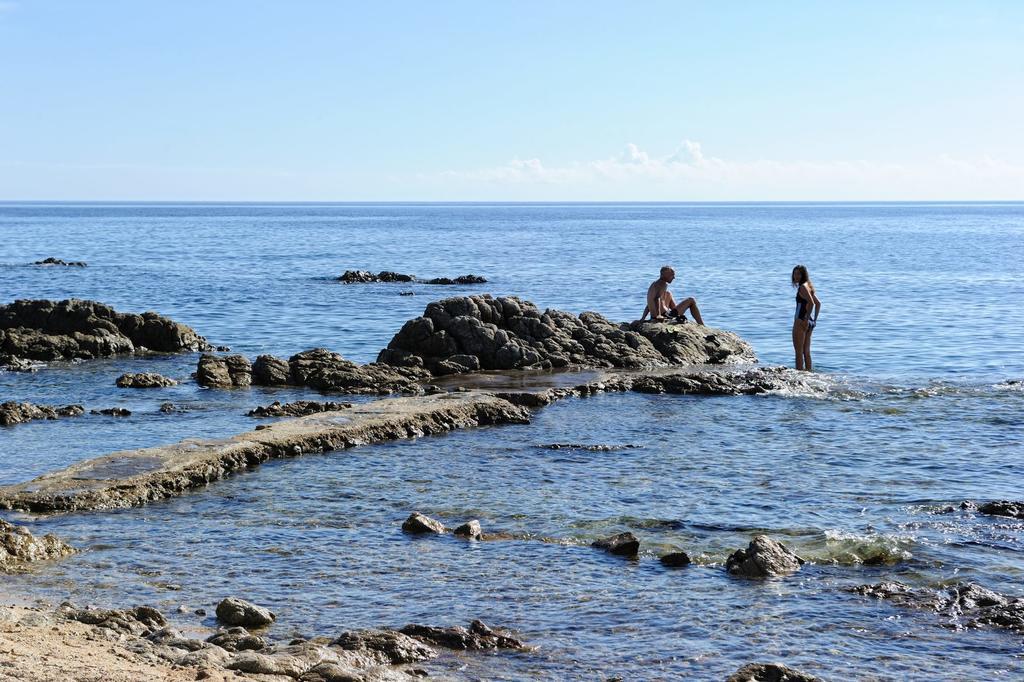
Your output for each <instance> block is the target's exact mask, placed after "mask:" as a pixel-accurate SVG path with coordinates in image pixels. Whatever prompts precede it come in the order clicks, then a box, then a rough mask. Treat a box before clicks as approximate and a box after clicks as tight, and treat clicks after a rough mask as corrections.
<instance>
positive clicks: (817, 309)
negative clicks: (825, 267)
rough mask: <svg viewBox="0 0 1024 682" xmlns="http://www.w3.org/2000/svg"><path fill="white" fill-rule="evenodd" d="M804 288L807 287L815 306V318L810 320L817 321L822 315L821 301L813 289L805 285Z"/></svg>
mask: <svg viewBox="0 0 1024 682" xmlns="http://www.w3.org/2000/svg"><path fill="white" fill-rule="evenodd" d="M804 286H805V287H807V293H808V295H809V296H810V299H811V303H813V304H814V316H813V317H811V318H810V319H812V320H814V321H817V320H818V315H819V314H821V299H820V298H818V294H817V293H816V292H815V291H814V288H813V287H810V286H808V285H806V284H804Z"/></svg>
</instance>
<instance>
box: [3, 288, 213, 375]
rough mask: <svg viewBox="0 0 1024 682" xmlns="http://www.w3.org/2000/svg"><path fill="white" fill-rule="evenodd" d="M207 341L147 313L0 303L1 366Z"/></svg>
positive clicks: (72, 302) (173, 348) (196, 346)
mask: <svg viewBox="0 0 1024 682" xmlns="http://www.w3.org/2000/svg"><path fill="white" fill-rule="evenodd" d="M209 348H210V344H209V343H207V341H206V339H204V338H203V337H202V336H199V335H198V334H196V332H195V331H194V330H193V329H192V328H190V327H187V326H185V325H183V324H180V323H178V322H175V321H173V320H170V319H168V318H166V317H162V316H160V315H157V314H156V313H154V312H146V313H142V314H141V315H135V314H131V313H119V312H117V311H116V310H114V309H113V308H111V307H109V306H106V305H103V304H102V303H97V302H95V301H82V300H78V299H69V300H66V301H59V302H58V301H45V300H20V301H15V302H14V303H9V304H7V305H3V306H0V366H2V365H6V364H10V363H11V362H12V360H13V359H18V358H20V359H22V360H42V361H51V360H73V359H92V358H101V357H107V356H110V355H117V354H119V353H132V352H135V351H137V350H141V349H148V350H152V351H162V352H178V351H201V350H207V349H209Z"/></svg>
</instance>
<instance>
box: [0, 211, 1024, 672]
mask: <svg viewBox="0 0 1024 682" xmlns="http://www.w3.org/2000/svg"><path fill="white" fill-rule="evenodd" d="M47 256H55V257H59V258H64V259H66V260H85V261H88V262H89V267H88V268H84V269H76V268H56V267H52V268H40V267H30V266H28V265H26V264H27V263H30V262H32V261H35V260H39V259H42V258H44V257H47ZM798 262H800V263H804V264H806V265H807V266H808V267H809V269H810V272H811V276H812V278H813V279H814V282H815V284H816V286H817V288H818V291H819V294H820V296H821V298H822V301H823V304H824V307H823V311H822V314H821V318H820V324H819V327H818V329H817V331H816V332H815V341H814V343H815V346H814V354H815V363H816V368H817V373H816V375H815V378H814V381H813V382H812V384H813V386H814V389H813V390H811V391H807V392H803V393H799V394H786V395H772V396H760V397H741V398H714V399H708V398H693V397H683V396H641V395H606V396H600V397H596V398H590V399H586V400H569V401H564V402H561V403H559V404H557V405H555V406H553V407H551V408H548V409H547V410H544V411H541V412H539V413H538V414H537V415H536V418H535V420H534V423H533V424H530V425H528V426H513V427H500V428H490V429H481V430H477V431H472V432H462V433H455V434H451V435H449V436H445V437H440V438H428V439H420V440H414V441H407V442H401V443H393V444H385V445H377V446H370V447H364V448H358V449H355V450H350V451H346V452H340V453H328V454H325V455H323V456H316V457H303V458H300V459H297V460H293V461H286V462H277V463H273V464H270V465H265V466H263V467H260V468H259V469H257V470H254V471H252V472H249V473H246V474H244V475H241V476H237V477H234V478H232V479H230V480H228V481H224V482H221V483H218V484H216V485H213V486H210V487H209V488H207V489H205V490H203V491H200V492H197V493H194V494H191V495H187V496H185V497H181V498H178V499H175V500H168V501H166V502H162V503H158V504H153V505H150V506H148V507H145V508H142V509H134V510H125V511H120V512H115V513H102V514H87V515H71V516H62V517H50V518H27V517H23V516H22V517H19V520H20V521H25V522H27V523H28V524H29V525H30V526H31V527H32V528H33V530H37V531H43V532H49V531H53V532H57V533H58V534H60V535H62V536H64V537H66V538H68V539H69V540H70V541H71V542H72V543H73V544H76V545H77V546H79V547H83V548H86V550H87V551H84V552H82V553H81V554H79V555H76V556H75V557H72V558H70V559H68V560H66V561H63V562H60V563H56V564H53V565H47V566H44V567H40V568H39V569H38V570H37V571H35V572H34V573H32V574H29V575H27V576H12V577H5V578H4V582H5V584H6V586H7V588H6V589H8V590H10V591H13V592H15V593H17V594H30V595H40V596H45V597H49V598H55V599H62V598H71V599H73V600H75V601H88V600H91V601H95V602H97V603H108V604H111V605H125V604H127V603H136V602H143V601H144V602H150V603H154V604H156V605H158V606H161V607H163V608H165V609H166V610H172V609H173V608H174V607H176V606H177V605H179V604H186V605H189V606H190V607H199V606H203V607H206V608H207V609H209V608H210V605H211V604H213V603H215V601H216V600H217V599H219V598H220V597H222V596H224V595H225V594H229V593H240V594H245V595H247V596H249V597H250V598H253V599H255V600H257V601H261V602H264V603H267V604H269V605H272V606H273V607H274V608H275V610H276V611H277V612H278V613H279V614H280V617H281V620H280V622H279V624H278V625H277V626H275V629H276V630H277V632H276V634H277V635H278V636H280V637H287V636H288V634H289V633H290V632H292V631H293V630H297V631H301V632H305V633H306V634H314V633H331V632H335V631H339V630H341V629H343V628H346V627H356V626H374V625H401V624H403V623H404V622H407V621H409V620H420V621H428V622H436V623H450V622H457V621H458V622H461V621H467V620H469V619H471V618H474V617H483V618H485V620H488V621H493V622H495V623H499V624H503V625H508V626H511V627H514V628H516V629H517V630H518V631H519V632H520V633H521V634H522V635H523V636H524V637H525V638H526V639H527V640H529V641H531V642H533V643H535V644H538V645H539V646H540V649H539V650H538V651H537V652H535V653H533V654H523V655H519V654H517V655H510V656H486V657H479V656H477V657H463V658H452V657H449V658H445V659H442V660H441V661H439V662H437V663H435V664H433V667H430V668H429V669H430V670H431V671H432V672H434V673H435V674H438V675H441V676H445V675H450V676H453V677H457V678H458V677H465V676H469V677H473V676H475V677H476V678H482V679H533V678H537V677H544V678H550V679H555V678H557V679H601V678H602V677H610V676H612V675H616V674H617V675H621V676H622V677H623V678H624V679H673V678H677V677H679V676H686V675H690V676H693V677H695V678H698V679H712V678H723V677H725V676H726V675H727V674H728V673H729V672H731V671H732V670H735V668H737V667H739V665H741V664H742V663H745V662H748V661H751V660H762V659H770V660H782V661H785V662H788V663H791V664H793V665H796V666H797V667H801V668H804V669H806V670H808V671H810V672H815V673H818V674H820V675H822V676H823V677H825V678H828V679H877V678H879V677H893V678H914V679H936V678H944V679H953V678H978V677H999V676H1003V677H1008V678H1012V677H1017V676H1019V675H1020V674H1021V673H1022V672H1024V662H1022V659H1021V655H1022V653H1024V652H1022V642H1021V639H1020V637H1019V636H1015V635H1011V634H1007V633H1005V632H1000V631H974V630H971V631H964V630H958V629H954V628H948V627H944V626H943V623H942V622H941V621H940V620H939V619H938V618H937V617H936V616H934V614H929V613H916V612H911V611H906V610H901V609H897V608H895V607H892V606H890V605H888V604H885V603H881V602H875V601H871V600H865V599H864V598H862V597H858V596H855V595H851V594H849V593H847V592H845V591H844V589H843V588H844V587H848V586H850V585H856V584H860V583H864V582H877V581H879V580H882V579H900V580H904V581H906V582H911V583H913V584H917V585H923V586H932V587H937V586H940V585H942V584H944V583H946V582H950V581H955V580H960V579H972V580H977V581H978V582H981V583H982V584H985V585H986V586H989V587H992V588H994V589H1000V590H1003V591H1005V592H1008V593H1012V594H1021V595H1024V589H1022V588H1021V587H1020V584H1021V578H1022V575H1024V558H1022V556H1024V555H1022V551H1024V524H1022V523H1020V522H1013V521H1010V520H1007V519H993V518H989V517H982V516H976V515H974V514H971V513H968V512H955V513H952V514H949V513H939V512H940V511H942V510H943V509H944V508H945V507H946V506H948V505H953V506H956V505H957V504H958V503H959V502H960V501H961V500H963V499H993V498H1016V499H1020V498H1021V497H1022V496H1024V495H1022V489H1021V485H1020V481H1021V480H1022V478H1021V476H1022V474H1024V388H1022V385H1021V383H1019V381H1020V380H1021V379H1024V332H1022V330H1024V308H1022V305H1021V304H1022V302H1024V204H871V205H869V204H765V205H754V204H707V205H690V204H622V205H608V204H600V205H577V204H567V205H550V204H537V205H483V204H451V205H437V204H428V205H413V204H382V205H364V204H357V205H353V204H346V205H310V204H301V205H252V204H239V205H227V204H225V205H207V204H202V205H190V204H177V205H170V204H166V205H141V204H125V205H110V204H85V205H71V204H55V205H41V204H0V292H2V296H0V300H2V301H4V302H6V301H9V300H13V299H16V298H52V299H60V298H67V297H78V298H92V299H96V300H100V301H103V302H105V303H108V304H111V305H113V306H114V307H115V308H117V309H119V310H126V311H142V310H150V309H152V310H156V311H158V312H160V313H162V314H165V315H168V316H170V317H172V318H174V319H176V320H179V321H182V322H185V323H187V324H189V325H191V326H193V327H194V328H196V329H197V330H198V331H199V332H200V333H202V334H204V335H205V336H207V337H208V338H209V339H210V340H211V341H212V342H214V343H216V344H226V345H229V346H231V347H232V349H233V350H235V351H237V352H242V353H245V354H247V355H249V356H254V355H256V354H258V353H264V352H271V353H274V354H276V355H280V356H288V355H291V354H292V353H295V352H298V351H301V350H305V349H307V348H312V347H315V346H325V347H327V348H330V349H332V350H336V351H338V352H341V353H342V354H343V355H345V356H346V357H349V358H352V359H354V360H358V361H368V360H372V359H373V358H374V357H375V355H376V352H377V351H378V350H379V349H380V348H382V347H383V346H385V345H386V344H387V342H388V340H389V339H390V337H391V336H392V334H394V333H395V331H397V330H398V328H399V327H400V326H401V324H402V323H403V322H404V321H405V320H407V319H409V318H411V317H414V316H416V315H418V314H420V312H422V310H423V308H424V306H425V305H426V304H427V303H428V302H429V301H432V300H435V299H438V298H442V297H445V296H449V295H463V294H468V293H485V292H486V293H492V294H495V295H517V296H521V297H523V298H526V299H529V300H532V301H534V302H535V303H537V304H538V305H539V306H540V307H542V308H543V307H552V308H558V309H563V310H570V311H573V312H581V311H584V310H596V311H598V312H601V313H603V314H605V315H606V316H608V317H610V318H612V319H623V320H628V319H635V318H637V317H639V314H640V312H641V310H642V309H643V305H644V301H643V294H644V291H645V289H646V286H647V284H649V282H650V281H651V280H653V279H654V278H655V277H656V276H657V270H658V268H659V267H660V266H661V265H663V264H671V265H674V266H675V268H676V270H677V272H678V278H677V281H676V282H675V284H674V285H673V290H674V291H675V293H676V295H677V298H678V297H680V296H690V295H692V296H695V297H696V298H697V299H698V301H699V302H700V306H701V309H702V312H703V314H704V318H705V321H706V322H707V323H708V324H710V325H712V326H719V327H723V328H727V329H731V330H733V331H736V332H738V333H739V334H741V335H742V336H744V337H745V338H747V339H748V340H750V341H751V343H752V344H753V345H754V347H755V350H756V351H757V353H758V356H759V358H760V359H761V361H762V362H763V363H768V364H792V349H791V345H790V326H791V320H792V314H793V311H792V308H793V296H794V293H793V289H792V288H791V287H790V285H789V273H790V270H791V269H792V267H793V265H795V264H796V263H798ZM355 268H359V269H368V270H374V271H378V270H385V269H387V270H397V271H400V272H407V273H412V274H416V275H419V276H422V277H433V276H456V275H461V274H467V273H475V274H480V275H484V276H486V277H487V278H488V280H489V281H488V283H487V284H486V285H480V286H473V287H437V286H429V285H425V284H413V285H407V284H380V285H343V284H340V283H338V282H336V281H334V278H335V277H337V276H338V275H339V274H341V272H343V271H344V270H346V269H355ZM403 291H412V292H414V294H415V295H414V296H400V295H399V293H400V292H403ZM195 361H196V357H195V356H194V355H183V356H149V357H137V358H115V359H110V360H102V361H95V362H88V363H81V364H75V365H68V364H57V365H53V366H51V367H48V368H46V369H44V370H41V371H39V372H37V373H34V374H11V373H0V400H8V399H17V400H32V401H36V402H46V403H60V404H64V403H68V402H80V403H83V404H86V406H87V407H90V408H92V407H110V406H114V405H120V406H126V407H129V408H130V409H132V411H133V415H132V417H130V418H127V419H122V420H118V419H115V418H107V417H96V416H86V417H81V418H77V419H65V420H60V421H57V422H33V423H31V424H27V425H21V426H17V427H12V428H6V429H0V482H2V483H9V482H15V481H20V480H25V479H27V478H31V477H32V476H35V475H38V474H40V473H42V472H44V471H48V470H51V469H54V468H58V467H61V466H65V465H67V464H69V463H71V462H73V461H77V460H79V459H82V458H85V457H89V456H94V455H98V454H104V453H106V452H110V451H113V450H116V449H122V448H131V447H141V446H146V445H153V444H158V443H163V442H173V441H176V440H179V439H181V438H184V437H193V436H203V437H207V436H217V435H227V434H230V433H235V432H238V431H242V430H247V429H249V428H251V427H252V425H253V421H252V419H250V418H248V417H246V416H244V413H245V411H246V410H248V409H250V408H251V407H253V406H255V405H256V404H266V403H267V402H270V401H271V400H274V399H281V400H285V399H293V398H295V397H300V396H301V397H314V396H315V395H316V394H311V393H309V392H307V391H303V390H299V389H290V390H287V391H280V390H269V389H251V390H245V391H227V392H225V391H210V390H205V389H198V388H197V387H195V386H194V384H192V383H191V382H189V381H187V379H188V377H189V374H190V373H191V372H192V371H194V368H195ZM124 371H158V372H161V373H163V374H167V375H169V376H173V377H176V378H179V379H182V380H185V381H184V383H183V384H182V385H180V386H178V387H174V388H171V389H167V390H161V391H156V392H152V393H150V392H139V391H135V392H133V391H128V390H121V389H117V388H116V387H115V386H114V378H116V377H117V376H118V375H119V374H120V373H122V372H124ZM163 401H171V402H174V403H175V404H178V405H181V406H183V407H185V408H187V411H185V412H183V413H175V414H164V413H161V412H159V410H158V406H159V404H160V403H161V402H163ZM553 442H580V443H612V444H623V445H633V446H636V447H633V448H630V449H622V450H613V451H611V452H589V451H575V450H568V451H567V450H548V449H544V448H542V447H538V446H539V445H543V444H545V443H553ZM413 509H418V510H420V511H423V512H425V513H428V514H432V515H435V516H438V517H439V518H442V519H443V520H445V521H446V522H450V523H456V522H458V521H460V520H464V519H466V518H470V517H478V518H480V519H481V521H482V523H483V524H484V526H485V528H486V529H489V530H494V531H507V532H509V533H511V534H513V535H514V536H515V537H517V538H530V539H520V540H508V541H500V542H499V541H495V542H485V543H476V544H465V543H461V542H458V541H456V540H455V539H453V538H442V539H438V538H431V539H426V540H415V541H413V540H410V539H409V538H407V537H405V536H403V535H402V534H401V533H400V532H399V530H398V527H399V525H400V523H401V520H402V519H403V518H404V517H405V516H406V515H407V514H408V513H409V511H411V510H413ZM621 530H632V531H633V532H634V533H636V534H637V535H638V536H640V537H641V540H642V542H643V545H644V547H645V548H646V549H645V552H644V556H643V557H642V558H641V560H640V561H639V562H636V563H630V562H623V561H619V560H617V559H615V558H614V557H608V556H605V555H603V554H600V553H596V552H594V551H592V550H590V549H589V548H588V547H586V545H587V544H589V542H590V541H592V540H593V539H594V538H596V537H599V536H601V535H605V534H608V533H611V532H618V531H621ZM757 531H767V532H770V533H771V534H772V535H774V536H776V537H779V538H781V539H783V540H784V541H786V542H787V543H789V544H791V545H792V546H793V547H794V548H795V549H796V550H797V551H798V552H800V553H802V554H803V555H804V556H805V557H807V558H809V559H811V560H812V563H810V564H808V565H807V566H805V568H804V569H803V570H802V571H801V572H800V573H799V574H797V575H796V576H793V577H791V578H788V579H785V580H780V581H769V582H767V583H752V582H749V581H742V580H735V579H732V578H730V577H728V576H726V575H725V574H724V571H723V570H722V568H721V562H722V561H724V558H725V556H726V555H727V554H728V553H729V552H730V551H732V550H734V549H736V548H738V547H740V546H743V545H745V544H746V542H747V541H748V540H749V537H750V535H751V534H753V533H754V532H757ZM542 540H543V541H542ZM669 548H681V549H685V550H686V551H687V552H689V553H690V554H691V555H693V556H695V557H697V565H696V566H692V567H690V568H688V569H685V570H683V571H670V570H666V569H664V568H662V567H661V565H660V564H659V563H658V562H657V561H656V560H655V559H654V556H655V555H656V554H657V553H659V552H661V551H665V550H667V549H669ZM870 557H876V558H877V557H883V558H884V559H885V560H886V562H888V563H886V564H884V565H881V566H865V565H864V564H863V560H864V559H865V558H870ZM182 618H184V617H182ZM186 624H187V623H186Z"/></svg>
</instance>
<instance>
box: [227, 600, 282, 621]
mask: <svg viewBox="0 0 1024 682" xmlns="http://www.w3.org/2000/svg"><path fill="white" fill-rule="evenodd" d="M217 619H218V620H220V621H221V622H223V623H227V624H228V625H240V626H242V627H245V628H253V627H255V628H259V627H263V626H265V625H270V624H271V623H273V622H274V620H276V617H275V616H274V614H273V613H272V612H271V611H269V610H267V609H265V608H263V607H262V606H257V605H256V604H253V603H252V602H247V601H245V600H244V599H239V598H238V597H227V598H226V599H224V600H222V601H221V602H220V603H219V604H217Z"/></svg>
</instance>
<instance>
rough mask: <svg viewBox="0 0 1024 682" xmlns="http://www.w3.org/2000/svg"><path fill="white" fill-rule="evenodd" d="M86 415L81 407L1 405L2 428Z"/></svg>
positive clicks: (16, 403) (0, 423)
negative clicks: (40, 420)
mask: <svg viewBox="0 0 1024 682" xmlns="http://www.w3.org/2000/svg"><path fill="white" fill-rule="evenodd" d="M83 414H85V408H84V407H82V406H81V405H64V406H63V407H51V406H49V405H35V404H33V403H19V402H15V401H13V400H8V401H7V402H5V403H0V426H14V425H15V424H24V423H25V422H29V421H32V420H33V419H57V418H59V417H78V416H81V415H83Z"/></svg>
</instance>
